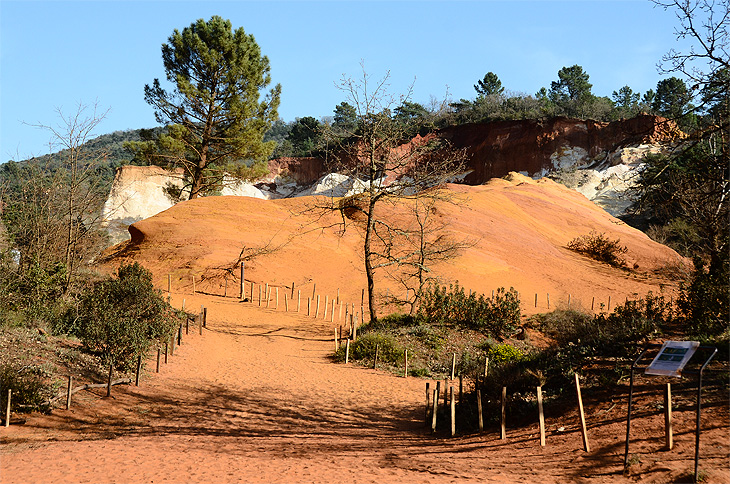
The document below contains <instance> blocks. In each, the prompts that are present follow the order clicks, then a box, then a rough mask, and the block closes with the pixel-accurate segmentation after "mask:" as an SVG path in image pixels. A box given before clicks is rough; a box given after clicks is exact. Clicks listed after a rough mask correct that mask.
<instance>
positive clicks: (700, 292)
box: [677, 257, 730, 348]
mask: <svg viewBox="0 0 730 484" xmlns="http://www.w3.org/2000/svg"><path fill="white" fill-rule="evenodd" d="M694 265H695V267H694V271H693V272H692V276H691V278H690V280H689V281H688V283H687V284H683V285H682V286H681V287H680V296H679V300H678V301H677V306H678V312H679V315H678V319H679V320H680V322H681V323H682V326H683V327H684V328H685V329H686V330H687V332H688V333H689V334H690V335H692V336H693V337H696V338H698V339H699V340H701V341H703V342H707V343H717V344H720V345H723V346H724V347H725V348H727V343H728V339H729V338H730V329H728V314H730V302H729V301H728V294H729V293H730V290H729V288H728V278H729V274H728V265H727V263H725V264H723V265H721V266H720V267H719V268H718V270H717V271H715V272H710V271H708V270H707V269H706V268H705V265H704V263H703V262H702V259H701V258H699V257H695V259H694Z"/></svg>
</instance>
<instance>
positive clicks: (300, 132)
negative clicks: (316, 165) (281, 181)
mask: <svg viewBox="0 0 730 484" xmlns="http://www.w3.org/2000/svg"><path fill="white" fill-rule="evenodd" d="M322 129H323V126H322V123H320V122H319V121H317V120H316V119H315V118H313V117H311V116H305V117H303V118H297V119H296V121H294V123H292V125H291V129H290V131H289V134H288V135H287V137H286V139H287V140H288V141H289V143H291V147H292V156H316V155H317V154H318V152H319V150H320V149H321V148H322V144H323V141H322Z"/></svg>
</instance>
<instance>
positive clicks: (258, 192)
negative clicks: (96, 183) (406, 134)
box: [103, 144, 667, 243]
mask: <svg viewBox="0 0 730 484" xmlns="http://www.w3.org/2000/svg"><path fill="white" fill-rule="evenodd" d="M665 149H667V146H666V145H653V144H652V145H649V144H647V145H638V146H633V147H625V148H620V149H617V150H616V151H614V152H611V153H608V154H605V155H603V154H602V155H601V158H600V159H599V160H595V159H593V160H591V159H590V158H589V157H588V153H587V152H586V151H585V150H583V149H582V148H574V147H570V146H567V147H564V148H562V149H561V150H560V151H559V152H556V153H554V154H553V156H551V159H552V161H553V166H554V170H551V171H545V172H544V173H539V174H536V175H534V177H535V178H541V177H543V176H549V177H550V178H552V179H554V180H555V181H558V182H560V183H562V184H564V185H566V186H568V187H569V188H572V189H574V190H576V191H578V192H580V193H582V194H583V195H584V196H585V197H586V198H588V199H589V200H591V201H593V202H594V203H595V204H596V205H598V206H600V207H601V208H603V209H604V210H606V211H607V212H609V213H610V214H611V215H614V216H618V215H622V214H624V213H625V211H626V209H627V208H628V207H629V206H630V205H631V204H632V202H633V200H631V199H630V198H629V196H628V194H629V188H631V187H632V186H633V185H634V184H635V182H636V176H637V174H638V173H639V172H640V171H641V170H642V169H643V158H644V156H646V155H647V154H650V153H661V152H663V151H664V150H665ZM268 180H271V183H257V184H252V183H246V182H241V181H236V180H234V179H226V181H225V183H224V188H222V189H221V191H220V194H221V195H233V196H243V197H253V198H259V199H265V200H270V199H274V198H285V197H295V196H308V195H321V196H328V197H347V196H351V195H354V194H357V193H362V192H364V191H366V190H367V189H368V184H367V182H364V181H362V180H359V179H357V178H351V177H348V176H347V175H342V174H339V173H330V174H327V175H325V176H323V177H321V178H320V179H319V180H318V181H317V182H316V183H315V184H314V185H312V186H310V187H304V186H301V185H297V183H296V182H294V181H292V180H291V179H286V178H284V177H280V176H276V177H274V178H268ZM383 181H384V180H381V183H383ZM168 185H172V186H175V187H178V188H179V187H180V186H182V181H181V179H180V177H179V176H175V175H174V174H173V173H170V172H168V171H166V170H164V169H162V168H159V167H155V166H124V167H122V168H120V169H119V170H118V171H117V174H116V176H115V178H114V182H113V184H112V189H111V193H110V194H109V198H108V199H107V201H106V203H105V204H104V210H103V217H104V220H105V223H106V226H107V231H108V232H109V234H110V236H111V238H112V241H113V243H118V242H121V241H123V240H126V239H128V238H129V232H128V231H127V228H128V227H129V226H130V225H131V224H133V223H134V222H137V221H138V220H142V219H145V218H148V217H151V216H153V215H156V214H158V213H160V212H162V211H164V210H167V209H168V208H170V207H172V206H173V205H174V203H175V202H174V201H173V200H172V199H171V198H170V197H169V196H168V195H167V193H166V191H165V187H166V186H168Z"/></svg>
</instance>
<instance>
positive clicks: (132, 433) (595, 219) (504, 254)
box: [0, 176, 730, 484]
mask: <svg viewBox="0 0 730 484" xmlns="http://www.w3.org/2000/svg"><path fill="white" fill-rule="evenodd" d="M450 190H451V191H452V192H453V198H452V201H451V203H445V204H441V205H439V206H438V207H437V210H436V214H437V215H438V216H439V217H440V218H442V219H443V220H444V221H447V222H448V224H449V227H450V230H451V233H452V236H453V237H455V238H457V239H459V240H464V239H467V240H469V241H470V242H471V244H470V247H469V248H468V249H467V250H465V251H464V252H463V253H462V254H461V255H460V256H459V257H458V258H456V259H455V260H453V261H450V262H449V263H447V264H444V265H443V266H440V267H438V268H436V272H437V273H438V274H439V275H441V276H442V281H443V282H448V281H454V280H459V281H460V283H461V284H462V286H465V287H467V288H468V289H475V290H477V291H479V292H482V293H486V294H489V291H490V290H491V289H494V288H496V287H500V286H506V287H509V286H514V287H515V288H516V289H517V290H518V291H520V292H521V294H522V295H523V303H522V309H523V312H525V313H534V312H544V311H546V310H548V307H547V293H550V294H551V297H552V300H551V303H552V306H551V308H554V307H555V305H558V304H562V305H565V303H566V300H567V297H568V296H569V295H571V296H572V303H573V304H576V305H577V304H579V303H580V304H582V305H583V306H584V307H586V306H590V304H591V301H592V298H596V310H598V306H599V303H600V302H604V303H607V302H608V297H611V296H613V298H614V304H615V302H620V301H622V300H623V299H624V298H625V297H631V296H635V295H639V296H643V295H644V294H646V293H647V292H648V291H654V292H662V291H667V292H668V294H669V295H671V294H672V283H671V281H669V282H668V281H667V280H666V279H662V278H659V277H657V275H656V271H660V272H661V271H664V270H667V269H677V268H679V266H681V264H682V263H683V261H682V260H681V258H679V256H678V255H677V254H676V253H675V252H673V251H671V250H670V249H668V248H666V247H664V246H661V245H659V244H656V243H654V242H652V241H651V240H649V239H648V238H647V237H646V236H645V235H644V234H642V233H641V232H639V231H636V230H634V229H631V228H630V227H628V226H626V225H625V224H623V223H622V222H620V221H618V220H616V219H615V218H613V217H611V216H609V215H608V214H607V213H606V212H604V211H602V210H600V209H598V208H597V207H596V206H595V205H593V204H592V203H590V202H589V201H588V200H586V199H585V198H584V197H583V196H582V195H580V194H577V193H576V192H572V191H570V190H568V189H566V188H564V187H561V186H559V185H557V184H555V183H552V182H550V181H541V182H535V181H532V180H529V179H526V178H524V177H522V178H520V177H519V176H515V177H513V179H512V180H511V181H507V180H495V181H493V182H490V183H489V184H487V185H484V186H480V187H465V186H453V187H451V188H450ZM326 201H327V200H325V199H321V198H320V199H291V200H280V201H276V202H271V201H262V200H256V199H251V198H245V197H210V198H206V199H199V200H193V201H191V202H185V203H181V204H178V205H176V206H174V207H173V208H171V209H169V210H167V211H165V212H163V213H161V214H159V215H157V216H155V217H152V218H150V219H147V220H144V221H142V222H139V223H137V224H135V229H134V230H136V232H135V238H134V241H133V242H132V243H131V244H126V245H125V246H124V247H117V248H116V251H115V252H116V257H115V258H114V259H113V261H112V264H113V263H117V262H118V261H119V260H121V259H127V260H136V261H140V262H141V263H142V264H143V265H145V267H147V268H148V269H150V270H152V271H153V273H154V276H155V282H156V284H157V285H158V287H160V288H162V289H163V290H166V289H167V282H168V275H169V276H170V278H171V281H172V293H173V294H172V296H173V304H174V305H175V306H177V307H180V305H181V304H182V302H183V298H185V304H186V306H187V308H196V309H197V308H199V307H200V306H201V305H205V306H206V307H207V308H208V320H209V323H210V324H209V327H208V328H207V329H205V330H204V332H203V335H202V336H200V335H199V334H198V332H197V329H195V330H193V331H191V333H190V334H189V335H187V336H186V337H185V339H184V342H183V345H182V346H181V347H180V348H178V350H177V351H176V352H175V354H174V356H171V357H170V360H169V363H168V364H163V365H162V369H161V371H160V373H155V372H154V358H153V355H150V359H149V360H148V361H147V370H146V373H145V375H144V378H143V382H142V384H141V386H139V387H134V386H119V387H115V388H114V392H113V398H102V395H103V394H104V390H100V391H96V392H91V391H86V392H80V393H78V394H76V395H75V396H74V398H75V400H74V405H73V407H72V409H71V410H69V411H67V410H65V409H56V410H54V411H53V412H52V413H51V414H50V415H35V414H34V415H32V416H31V417H30V418H29V419H28V422H27V423H26V424H25V425H17V426H11V427H10V428H9V429H5V428H3V429H0V437H1V438H2V447H1V448H0V459H1V461H0V481H1V482H3V483H32V482H38V483H62V482H63V483H76V482H90V483H97V482H100V483H101V482H119V483H152V482H154V483H160V482H172V483H188V482H191V483H192V482H196V483H228V482H254V483H255V482H262V483H298V482H302V483H315V482H316V483H340V482H352V483H361V482H362V483H365V482H377V483H399V484H407V483H426V482H439V483H440V482H487V483H488V482H526V483H527V482H529V483H533V482H545V483H549V482H634V481H641V482H687V481H688V476H689V475H691V473H692V472H693V469H694V460H693V459H694V412H693V407H692V406H691V403H692V402H693V399H692V397H691V395H689V396H688V395H678V400H677V402H678V407H677V409H676V410H675V413H674V416H675V424H674V428H675V447H674V449H673V450H671V451H665V450H663V447H664V436H663V414H662V412H661V411H660V410H659V409H658V403H659V402H660V400H661V388H660V387H659V386H658V385H656V386H648V387H646V388H641V389H639V390H640V391H638V394H637V407H636V409H637V410H636V414H635V420H634V425H633V427H632V438H633V440H632V444H631V454H632V462H634V464H633V465H632V467H631V475H630V476H623V473H622V471H623V456H624V442H625V440H624V437H625V432H626V430H625V429H626V427H625V425H626V424H625V419H626V395H625V394H617V395H610V396H605V395H603V396H600V397H595V396H593V397H592V396H590V395H584V399H585V404H586V407H587V420H588V425H589V434H590V435H589V438H590V443H591V451H590V452H585V451H583V447H582V441H581V435H580V432H579V427H578V416H577V413H576V411H575V409H574V407H571V408H553V407H550V406H548V408H546V412H547V414H548V417H547V429H548V435H547V446H546V447H544V448H543V447H541V446H540V444H539V438H538V427H537V417H536V418H535V421H534V422H532V423H529V422H527V423H526V424H525V425H523V426H521V427H517V426H516V425H511V426H510V424H509V420H508V432H507V439H506V440H500V439H499V435H498V433H497V432H496V429H493V428H492V429H488V431H487V432H485V433H483V434H480V435H477V434H471V435H463V434H461V433H460V434H459V435H457V437H456V438H451V437H449V436H448V435H447V434H446V433H445V432H443V431H441V432H437V433H436V434H435V435H432V434H431V433H430V431H428V430H427V429H426V428H425V426H424V424H423V416H424V404H425V381H424V380H421V379H416V378H403V377H397V376H394V375H391V374H387V373H385V372H383V371H380V370H377V371H376V370H372V369H366V368H361V367H353V366H352V365H344V364H339V363H333V362H332V361H331V360H330V359H329V357H330V355H331V354H332V353H333V350H334V342H333V329H334V325H335V324H333V323H331V322H327V321H325V320H324V319H321V318H320V319H315V318H314V317H313V316H307V315H306V309H305V307H306V300H307V298H308V297H311V296H312V293H313V292H314V291H315V285H316V293H317V294H320V295H321V296H322V299H324V300H322V301H321V305H322V307H323V308H324V306H325V301H326V298H329V300H330V301H331V300H332V298H333V297H336V295H337V294H338V293H339V295H340V299H341V300H342V301H344V302H347V303H350V304H352V303H354V304H356V305H357V306H359V305H360V300H361V294H362V293H361V291H362V288H363V287H365V284H364V283H365V280H364V279H365V278H364V274H363V273H362V270H361V269H360V265H361V263H359V262H358V261H359V260H360V256H359V255H358V254H359V250H358V246H361V245H360V244H361V233H360V232H359V231H358V227H357V225H356V224H355V225H354V226H353V225H352V224H351V223H349V224H348V225H349V228H348V230H347V231H346V233H345V234H344V235H343V234H340V233H339V229H338V228H337V227H336V226H335V225H336V223H337V222H338V217H339V214H336V213H335V214H327V215H321V214H320V215H318V214H317V213H316V210H314V209H315V208H316V205H317V204H322V203H324V202H326ZM590 230H597V231H599V232H605V233H606V234H608V236H609V237H611V238H616V237H620V238H621V241H622V243H625V244H626V245H627V247H628V249H629V253H628V255H627V258H628V259H629V264H630V267H634V269H633V270H632V271H625V270H621V269H614V268H609V267H607V266H605V265H603V264H599V263H597V262H595V261H592V260H590V259H587V258H586V257H583V256H581V255H578V254H575V253H574V252H571V251H569V250H568V249H566V248H565V246H566V244H567V243H568V242H569V241H570V240H572V239H573V238H574V237H577V236H579V235H584V234H587V233H588V232H589V231H590ZM268 249H273V250H272V251H271V252H267V250H268ZM251 250H253V251H259V252H260V253H259V255H258V256H257V257H255V258H254V259H253V260H251V261H249V262H247V263H246V276H245V282H246V291H247V295H248V294H249V293H248V291H250V289H251V287H252V286H251V284H252V283H253V284H255V291H254V298H256V296H257V295H258V288H259V287H261V286H262V285H265V284H270V285H271V287H272V300H273V298H274V297H275V294H276V289H277V288H278V289H279V291H280V299H279V305H278V308H276V309H274V306H275V304H274V303H272V305H271V307H270V308H269V309H266V308H264V307H260V306H258V305H257V304H252V303H250V302H239V301H238V300H237V299H236V298H235V297H237V296H238V287H239V283H240V279H237V277H240V276H239V275H238V274H239V273H238V265H237V260H238V257H239V255H241V254H242V253H249V254H250V253H251ZM246 251H248V252H246ZM113 252H114V251H113ZM193 277H194V278H195V280H196V281H197V288H196V289H197V290H198V291H202V292H203V293H204V294H200V293H198V294H196V295H192V293H193V291H192V281H193ZM226 280H228V281H229V288H228V295H229V296H234V297H228V298H223V297H221V295H222V294H223V293H224V291H225V289H224V288H225V284H226ZM378 283H379V287H381V288H382V287H385V288H389V287H390V290H393V291H395V286H388V281H387V280H385V279H383V278H382V276H381V278H380V279H379V280H378ZM292 284H294V286H295V288H296V291H297V293H298V292H299V291H301V298H302V299H301V308H302V310H301V313H299V314H297V313H296V312H294V309H295V307H296V305H295V303H293V302H291V301H289V302H290V304H291V306H290V311H289V312H285V311H284V300H283V299H284V293H288V294H289V295H291V290H292ZM386 290H387V289H386ZM535 293H538V294H539V299H538V305H537V307H535V304H534V294H535ZM525 294H527V296H525ZM313 306H314V303H313ZM329 308H331V305H330V306H329ZM330 311H331V309H330ZM312 312H313V313H314V309H313V310H312ZM366 312H367V308H366ZM328 314H330V315H331V312H329V313H328ZM336 319H339V311H338V312H337V314H336ZM682 399H683V400H682ZM508 415H509V413H508ZM508 419H509V417H508ZM561 428H563V430H562V431H560V430H559V429H561ZM458 430H459V429H457V432H458ZM728 437H729V435H728V408H727V400H726V399H723V400H722V402H721V403H714V404H711V405H707V406H706V408H705V410H704V413H703V435H702V442H703V444H702V461H701V464H702V470H703V476H704V477H705V479H706V481H705V482H716V483H727V482H730V470H729V469H730V458H729V457H728V454H729V446H728V440H729V439H728Z"/></svg>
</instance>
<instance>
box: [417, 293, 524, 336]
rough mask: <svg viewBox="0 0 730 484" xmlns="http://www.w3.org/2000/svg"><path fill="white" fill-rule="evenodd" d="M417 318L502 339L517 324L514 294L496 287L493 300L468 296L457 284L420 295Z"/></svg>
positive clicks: (516, 304)
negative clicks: (452, 325)
mask: <svg viewBox="0 0 730 484" xmlns="http://www.w3.org/2000/svg"><path fill="white" fill-rule="evenodd" d="M418 318H419V319H420V320H422V321H424V322H426V323H430V324H436V325H439V324H454V325H458V326H464V327H467V328H470V329H475V330H478V331H483V332H485V333H488V334H491V335H492V336H494V337H501V336H502V335H503V334H504V333H505V332H506V331H507V330H508V329H511V328H513V327H514V326H515V325H516V324H517V323H519V321H520V300H519V297H518V295H517V291H515V290H514V289H513V288H510V289H509V291H506V290H505V289H504V288H499V289H497V291H496V292H495V294H494V297H493V298H491V297H485V296H484V295H483V294H479V295H477V294H476V293H470V294H469V295H467V294H466V293H465V292H464V288H463V287H459V284H458V282H457V283H456V284H452V285H450V286H449V288H448V289H447V288H446V287H440V286H430V287H428V288H427V289H425V290H424V292H423V294H422V295H421V305H420V307H419V309H418Z"/></svg>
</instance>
